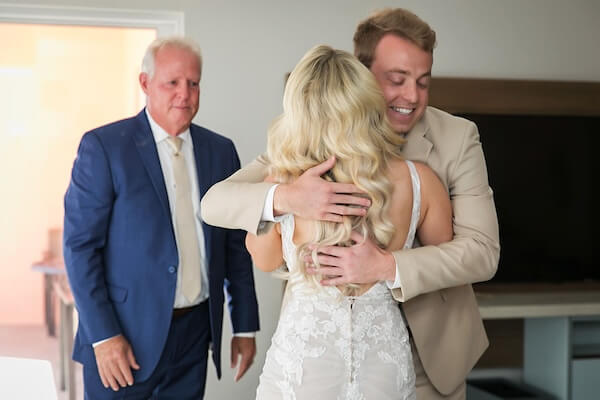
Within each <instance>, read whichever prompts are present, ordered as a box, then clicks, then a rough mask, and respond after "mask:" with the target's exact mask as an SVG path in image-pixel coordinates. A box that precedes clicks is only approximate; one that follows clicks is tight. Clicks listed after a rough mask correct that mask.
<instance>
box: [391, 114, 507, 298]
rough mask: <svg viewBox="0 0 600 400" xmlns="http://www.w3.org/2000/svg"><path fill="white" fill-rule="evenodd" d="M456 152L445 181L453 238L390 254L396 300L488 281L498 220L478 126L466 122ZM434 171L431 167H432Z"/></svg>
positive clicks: (495, 250)
mask: <svg viewBox="0 0 600 400" xmlns="http://www.w3.org/2000/svg"><path fill="white" fill-rule="evenodd" d="M463 137H464V140H463V143H462V145H461V146H460V150H459V153H458V154H455V155H451V154H450V155H448V154H446V157H450V158H449V160H450V159H451V160H452V161H451V162H449V163H448V164H447V168H448V174H447V180H448V182H447V184H448V190H449V192H450V199H451V202H452V210H453V228H454V239H453V240H452V241H450V242H448V243H443V244H441V245H439V246H425V247H419V248H415V249H409V250H402V251H397V252H394V253H393V255H394V258H395V260H396V264H397V267H398V269H397V271H398V273H399V276H400V282H401V288H399V289H394V290H393V291H392V293H393V295H394V298H395V299H396V300H398V301H407V300H409V299H411V298H414V297H415V296H418V295H420V294H423V293H428V292H432V291H435V290H440V289H444V288H448V287H454V286H460V285H464V284H470V283H474V282H480V281H485V280H489V279H491V278H492V277H493V276H494V274H495V273H496V270H497V267H498V260H499V256H500V243H499V233H498V219H497V216H496V209H495V206H494V199H493V193H492V189H491V188H490V187H489V184H488V178H487V170H486V165H485V159H484V155H483V150H482V147H481V143H480V141H479V133H478V131H477V127H476V126H475V124H473V123H469V124H468V125H467V128H466V133H465V134H464V135H463ZM431 166H432V168H433V169H436V168H435V166H434V165H431Z"/></svg>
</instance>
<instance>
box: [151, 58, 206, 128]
mask: <svg viewBox="0 0 600 400" xmlns="http://www.w3.org/2000/svg"><path fill="white" fill-rule="evenodd" d="M199 84H200V65H199V63H198V60H197V58H196V56H195V55H194V54H193V53H191V52H190V51H188V50H184V49H181V48H178V47H165V48H162V49H160V50H159V51H158V52H157V53H156V56H155V59H154V75H153V76H152V77H150V76H148V74H146V73H141V74H140V85H141V86H142V90H143V91H144V93H146V96H147V108H148V112H149V113H150V115H151V116H152V119H154V121H156V123H157V124H158V125H160V126H161V127H162V128H163V129H164V130H165V131H167V133H169V134H170V135H174V136H175V135H178V134H180V133H181V132H183V131H185V130H186V129H187V128H188V127H189V126H190V123H191V122H192V118H194V116H195V115H196V113H197V112H198V103H199V97H200V85H199Z"/></svg>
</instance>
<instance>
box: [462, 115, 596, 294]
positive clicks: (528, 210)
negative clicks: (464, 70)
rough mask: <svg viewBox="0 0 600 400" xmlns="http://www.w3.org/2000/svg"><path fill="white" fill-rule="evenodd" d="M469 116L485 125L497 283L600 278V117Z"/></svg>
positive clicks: (482, 132)
mask: <svg viewBox="0 0 600 400" xmlns="http://www.w3.org/2000/svg"><path fill="white" fill-rule="evenodd" d="M462 116H464V117H465V118H467V119H470V120H472V121H474V122H475V123H476V124H477V126H478V128H479V133H480V136H481V143H482V145H483V150H484V153H485V156H486V164H487V168H488V175H489V180H490V185H491V187H492V189H493V190H494V200H495V203H496V209H497V212H498V221H499V224H500V243H501V246H502V249H501V253H500V265H499V267H498V272H497V274H496V276H495V277H494V279H493V280H492V282H496V283H500V282H501V283H509V282H540V283H543V282H548V283H561V282H572V281H577V282H579V281H600V265H599V264H600V263H599V262H598V261H599V259H600V253H599V251H598V250H599V247H600V246H598V239H599V238H600V235H598V230H599V229H600V212H599V208H600V204H599V203H600V202H599V201H598V200H597V197H596V195H595V194H596V193H597V192H598V187H597V186H598V185H600V118H598V117H540V116H506V115H503V116H494V115H474V114H468V115H462Z"/></svg>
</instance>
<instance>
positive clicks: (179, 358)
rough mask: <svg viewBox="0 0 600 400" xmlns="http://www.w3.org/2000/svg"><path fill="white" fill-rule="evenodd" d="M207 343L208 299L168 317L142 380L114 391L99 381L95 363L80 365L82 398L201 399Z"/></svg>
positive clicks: (88, 399) (103, 399)
mask: <svg viewBox="0 0 600 400" xmlns="http://www.w3.org/2000/svg"><path fill="white" fill-rule="evenodd" d="M209 343H210V317H209V312H208V301H205V302H203V303H202V304H200V305H199V306H198V307H197V308H195V309H194V310H193V311H191V312H189V313H188V314H185V315H183V316H181V317H179V318H174V319H173V320H172V322H171V327H170V329H169V336H168V337H167V342H166V344H165V347H164V349H163V351H162V354H161V357H160V361H159V362H158V365H157V366H156V368H155V369H154V371H153V372H152V374H151V375H150V377H149V378H148V379H147V380H145V381H144V382H134V384H133V385H132V386H128V387H125V388H120V389H119V390H118V391H116V392H115V391H113V390H112V389H111V388H110V387H109V388H108V389H106V388H105V387H104V386H103V385H102V381H101V380H100V375H99V374H98V370H97V368H96V366H95V365H92V366H90V365H84V368H83V380H84V390H85V399H86V400H105V399H111V400H116V399H127V400H142V399H143V400H148V399H152V400H167V399H173V400H175V399H177V400H198V399H202V397H203V396H204V387H205V383H206V367H207V360H208V347H209ZM157 351H159V350H158V349H157Z"/></svg>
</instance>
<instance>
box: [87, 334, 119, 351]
mask: <svg viewBox="0 0 600 400" xmlns="http://www.w3.org/2000/svg"><path fill="white" fill-rule="evenodd" d="M117 336H119V335H115V336H111V337H109V338H106V339H103V340H99V341H97V342H94V343H92V347H94V348H95V347H96V346H98V345H101V344H102V343H104V342H106V341H108V340H110V339H112V338H115V337H117Z"/></svg>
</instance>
